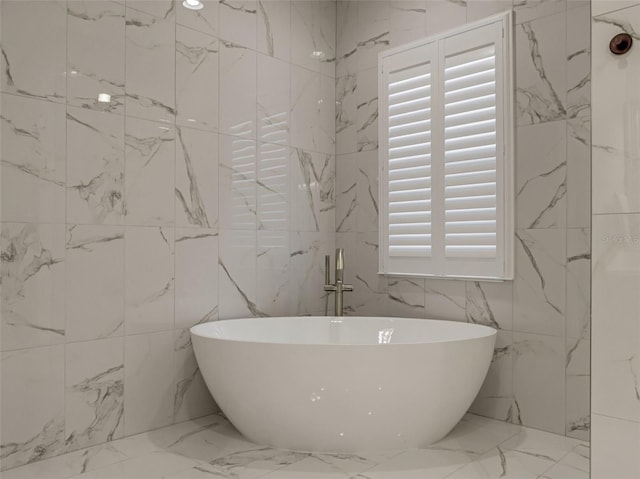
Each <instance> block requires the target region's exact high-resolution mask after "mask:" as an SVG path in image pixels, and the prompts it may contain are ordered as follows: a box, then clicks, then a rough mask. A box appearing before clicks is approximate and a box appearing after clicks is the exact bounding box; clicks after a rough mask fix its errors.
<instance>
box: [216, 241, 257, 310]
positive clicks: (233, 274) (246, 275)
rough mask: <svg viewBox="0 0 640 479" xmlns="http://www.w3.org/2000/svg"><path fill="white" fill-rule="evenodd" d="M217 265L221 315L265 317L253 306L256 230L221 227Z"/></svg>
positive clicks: (255, 290) (254, 300)
mask: <svg viewBox="0 0 640 479" xmlns="http://www.w3.org/2000/svg"><path fill="white" fill-rule="evenodd" d="M218 265H219V267H218V284H219V298H220V318H221V319H229V318H247V317H249V318H250V317H253V316H256V317H262V316H266V313H264V312H263V311H261V310H260V309H259V308H258V306H257V305H256V297H257V279H256V276H257V238H256V232H255V231H249V230H221V233H220V258H219V260H218Z"/></svg>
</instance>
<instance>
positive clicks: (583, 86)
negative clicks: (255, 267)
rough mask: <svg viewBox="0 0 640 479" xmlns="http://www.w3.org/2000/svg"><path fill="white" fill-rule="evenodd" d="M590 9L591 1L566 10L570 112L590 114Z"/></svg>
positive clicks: (568, 101) (568, 105) (574, 115)
mask: <svg viewBox="0 0 640 479" xmlns="http://www.w3.org/2000/svg"><path fill="white" fill-rule="evenodd" d="M590 23H591V9H590V6H589V4H588V3H584V2H583V4H582V5H579V4H578V7H576V8H573V9H568V10H567V116H568V118H580V117H584V116H586V115H588V113H589V109H590V108H589V107H590V105H591V31H590V29H589V28H587V26H588V25H590Z"/></svg>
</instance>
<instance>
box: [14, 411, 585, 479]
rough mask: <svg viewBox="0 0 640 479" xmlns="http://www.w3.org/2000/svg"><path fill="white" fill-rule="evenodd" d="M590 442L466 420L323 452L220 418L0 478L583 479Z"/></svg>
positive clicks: (472, 417)
mask: <svg viewBox="0 0 640 479" xmlns="http://www.w3.org/2000/svg"><path fill="white" fill-rule="evenodd" d="M588 471H589V444H588V443H586V442H584V441H578V440H575V439H571V438H567V437H564V436H558V435H555V434H550V433H546V432H542V431H537V430H534V429H529V428H526V427H523V426H517V425H514V424H510V423H506V422H502V421H496V420H494V419H487V418H483V417H480V416H476V415H473V414H467V415H466V416H465V417H464V418H463V419H462V421H461V422H460V423H459V424H458V425H457V426H456V427H455V428H454V430H453V431H452V432H451V433H450V434H449V435H448V436H447V437H446V438H444V439H443V440H442V441H440V442H438V443H436V444H433V445H432V446H430V447H427V448H420V449H409V450H404V451H389V452H382V453H380V452H378V453H366V452H363V453H357V454H329V453H312V452H297V451H285V450H279V449H273V448H271V447H268V446H261V445H258V444H253V443H251V442H249V441H248V440H246V439H245V438H243V437H242V435H241V434H240V433H239V432H238V431H237V430H236V429H235V428H234V427H233V426H232V425H231V424H230V423H229V422H228V421H227V420H226V419H225V418H224V417H223V416H222V415H221V414H213V415H210V416H206V417H203V418H199V419H195V420H192V421H187V422H183V423H179V424H174V425H172V426H168V427H165V428H162V429H157V430H155V431H151V432H146V433H143V434H138V435H136V436H131V437H127V438H124V439H120V440H116V441H112V442H109V443H108V444H107V445H102V446H94V447H91V448H88V449H84V450H79V451H75V452H73V453H70V454H65V455H62V456H58V457H55V458H52V459H48V460H44V461H41V462H37V463H33V464H28V465H26V466H23V467H18V468H15V469H12V470H10V471H5V472H3V476H2V477H3V478H5V477H6V478H7V479H26V478H28V479H111V478H113V479H115V478H117V479H146V478H149V479H151V478H153V479H158V478H166V479H200V478H211V477H219V478H232V479H259V478H260V479H262V478H264V479H413V478H415V479H425V478H427V479H445V478H448V479H451V478H452V479H481V478H489V479H494V478H517V479H526V478H531V479H588V477H589V472H588Z"/></svg>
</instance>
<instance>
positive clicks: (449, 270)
mask: <svg viewBox="0 0 640 479" xmlns="http://www.w3.org/2000/svg"><path fill="white" fill-rule="evenodd" d="M492 25H494V26H497V27H496V28H501V30H502V39H501V40H502V41H499V40H500V38H499V36H497V37H496V38H498V40H497V41H496V43H495V55H496V58H499V59H500V63H498V60H496V84H497V86H496V115H495V118H496V143H495V144H496V150H497V151H496V204H497V205H500V208H497V211H498V209H499V210H500V213H501V214H499V213H496V214H497V216H496V257H495V259H493V260H492V261H489V260H486V261H485V260H479V259H478V258H475V259H473V260H466V262H465V260H458V259H456V260H453V259H451V258H450V259H447V257H446V255H445V254H444V252H443V251H444V245H443V242H444V225H445V222H444V219H443V218H442V217H441V216H440V217H439V218H438V217H437V216H436V220H437V221H439V222H440V223H439V224H440V225H441V226H440V227H438V228H439V230H438V231H440V232H441V233H442V235H440V237H434V236H432V237H431V245H433V247H434V249H435V251H434V254H433V255H432V256H430V257H428V258H425V257H411V256H409V257H407V259H402V260H401V259H395V260H392V259H391V257H390V255H389V233H388V229H389V227H388V225H389V210H388V208H389V203H390V201H389V191H388V190H389V188H388V186H389V185H388V181H389V179H388V162H389V138H388V132H389V130H388V128H389V113H388V111H389V110H388V82H387V77H386V75H385V71H384V66H385V61H386V62H389V61H392V62H393V59H396V58H399V56H400V55H402V54H404V55H407V52H410V51H412V50H414V51H418V50H419V49H424V50H425V51H427V49H429V50H430V51H435V52H436V53H435V55H434V56H433V57H432V58H431V61H430V68H431V83H430V87H431V92H430V94H431V102H432V111H433V109H435V110H436V113H438V112H439V113H441V116H439V117H435V116H433V115H432V116H431V117H430V122H431V123H430V130H429V131H430V133H431V140H430V141H433V138H434V137H435V143H437V144H431V145H430V146H431V159H430V168H431V170H430V171H431V172H430V175H431V177H430V179H431V182H432V185H435V186H432V191H433V189H436V187H437V188H439V189H440V190H441V191H442V193H443V194H444V187H443V184H442V182H443V181H444V171H443V168H444V165H445V158H444V150H443V148H444V138H445V135H444V106H443V102H444V80H443V78H442V77H443V75H444V71H445V65H444V62H445V59H446V58H447V56H446V52H445V49H446V48H447V42H450V43H454V44H455V43H456V42H457V43H460V40H461V38H462V39H464V35H465V34H466V35H467V36H471V35H473V31H474V30H478V29H482V28H484V29H487V28H488V27H489V26H492ZM455 37H457V38H455ZM476 45H478V47H480V46H481V44H480V43H477V44H476ZM470 50H472V48H469V49H468V50H467V51H470ZM461 51H462V50H460V51H459V52H458V53H460V52H461ZM458 53H456V54H458ZM415 65H417V63H414V64H410V63H407V64H406V68H413V67H414V66H415ZM514 66H515V62H514V47H513V13H512V11H506V12H503V13H500V14H497V15H493V16H491V17H487V18H484V19H482V20H479V21H476V22H473V23H469V24H467V25H464V26H461V27H459V28H455V29H452V30H449V31H447V32H444V33H441V34H438V35H434V36H431V37H428V38H424V39H421V40H417V41H414V42H410V43H407V44H405V45H401V46H398V47H395V48H392V49H389V50H385V51H382V52H380V53H379V56H378V93H379V95H378V107H379V112H380V115H379V121H378V128H379V137H380V139H379V150H378V173H379V179H380V181H379V198H380V207H379V214H378V231H379V240H380V241H379V248H378V251H379V261H378V268H379V274H383V275H390V276H414V277H424V278H442V279H462V280H483V281H504V280H512V279H513V278H514V269H515V268H514V236H515V204H514V203H515V192H514V183H515V182H514V171H515V145H514V143H515V142H514V129H515V125H514V123H515V101H514V96H515V89H514V88H515V85H514ZM394 71H395V70H394ZM440 129H441V130H442V134H441V135H439V133H437V132H438V131H440ZM434 132H436V134H435V135H434ZM500 150H502V151H500ZM434 201H435V202H436V204H438V203H437V202H438V201H439V202H440V203H439V204H440V205H441V206H438V207H434V203H433V202H434ZM443 201H444V197H443V195H441V198H437V197H436V196H432V197H431V206H430V210H429V211H430V212H432V211H434V210H435V212H436V214H437V213H438V212H444V211H446V210H445V208H444V206H443V205H442V203H443ZM425 211H426V210H425ZM430 221H432V222H433V223H435V221H434V219H433V218H432V219H431V220H430ZM439 252H442V254H439ZM465 264H467V265H469V266H468V268H470V269H466V270H465ZM398 265H399V266H401V267H399V266H398ZM483 265H486V267H484V266H483Z"/></svg>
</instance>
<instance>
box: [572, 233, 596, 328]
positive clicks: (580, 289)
mask: <svg viewBox="0 0 640 479" xmlns="http://www.w3.org/2000/svg"><path fill="white" fill-rule="evenodd" d="M590 329H591V229H590V228H579V229H578V228H576V229H574V228H571V229H568V230H567V336H568V337H570V338H581V339H584V338H588V337H589V336H590V334H591V331H590Z"/></svg>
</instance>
